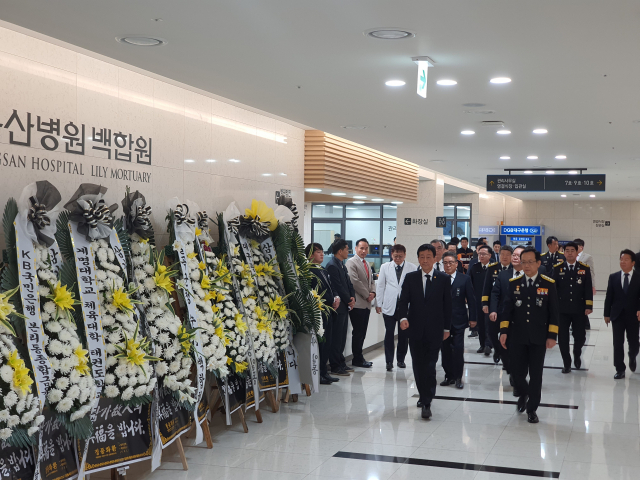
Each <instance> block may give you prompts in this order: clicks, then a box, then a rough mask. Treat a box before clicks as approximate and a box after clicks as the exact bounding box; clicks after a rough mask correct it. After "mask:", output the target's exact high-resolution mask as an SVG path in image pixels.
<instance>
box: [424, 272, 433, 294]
mask: <svg viewBox="0 0 640 480" xmlns="http://www.w3.org/2000/svg"><path fill="white" fill-rule="evenodd" d="M430 286H431V275H428V274H427V281H426V282H424V296H425V297H426V296H427V291H429V287H430Z"/></svg>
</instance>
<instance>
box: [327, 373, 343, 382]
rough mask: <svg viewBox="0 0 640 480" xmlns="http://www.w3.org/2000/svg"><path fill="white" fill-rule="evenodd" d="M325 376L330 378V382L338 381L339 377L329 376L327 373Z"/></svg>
mask: <svg viewBox="0 0 640 480" xmlns="http://www.w3.org/2000/svg"><path fill="white" fill-rule="evenodd" d="M327 378H328V379H329V380H331V381H332V382H334V383H335V382H339V381H340V379H339V378H338V377H332V376H331V375H329V374H327Z"/></svg>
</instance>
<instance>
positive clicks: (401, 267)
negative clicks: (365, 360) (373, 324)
mask: <svg viewBox="0 0 640 480" xmlns="http://www.w3.org/2000/svg"><path fill="white" fill-rule="evenodd" d="M406 256H407V250H406V248H405V247H404V246H402V245H400V244H396V245H394V246H393V247H392V248H391V258H392V259H393V261H391V262H388V263H385V264H383V265H382V266H381V267H380V274H379V275H378V285H377V295H376V312H378V313H382V317H383V318H384V327H385V335H384V356H385V360H386V362H387V371H391V370H393V356H394V351H395V334H396V324H397V323H398V322H399V321H400V318H398V316H397V314H396V313H397V312H396V304H397V301H398V298H399V297H400V291H401V289H402V282H403V281H404V277H405V275H406V274H407V273H409V272H414V271H416V270H417V269H418V267H416V266H415V265H414V264H412V263H409V262H406V261H405V257H406ZM408 347H409V333H408V330H401V329H398V367H399V368H406V364H405V363H404V358H405V356H406V355H407V349H408Z"/></svg>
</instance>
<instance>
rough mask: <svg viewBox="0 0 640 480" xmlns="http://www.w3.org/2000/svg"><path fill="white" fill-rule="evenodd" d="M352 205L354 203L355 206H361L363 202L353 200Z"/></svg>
mask: <svg viewBox="0 0 640 480" xmlns="http://www.w3.org/2000/svg"><path fill="white" fill-rule="evenodd" d="M353 203H355V204H356V205H361V204H363V203H364V202H363V201H362V200H354V201H353Z"/></svg>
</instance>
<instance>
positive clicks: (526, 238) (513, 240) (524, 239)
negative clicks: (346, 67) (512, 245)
mask: <svg viewBox="0 0 640 480" xmlns="http://www.w3.org/2000/svg"><path fill="white" fill-rule="evenodd" d="M532 240H533V237H511V241H512V242H531V241H532Z"/></svg>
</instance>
